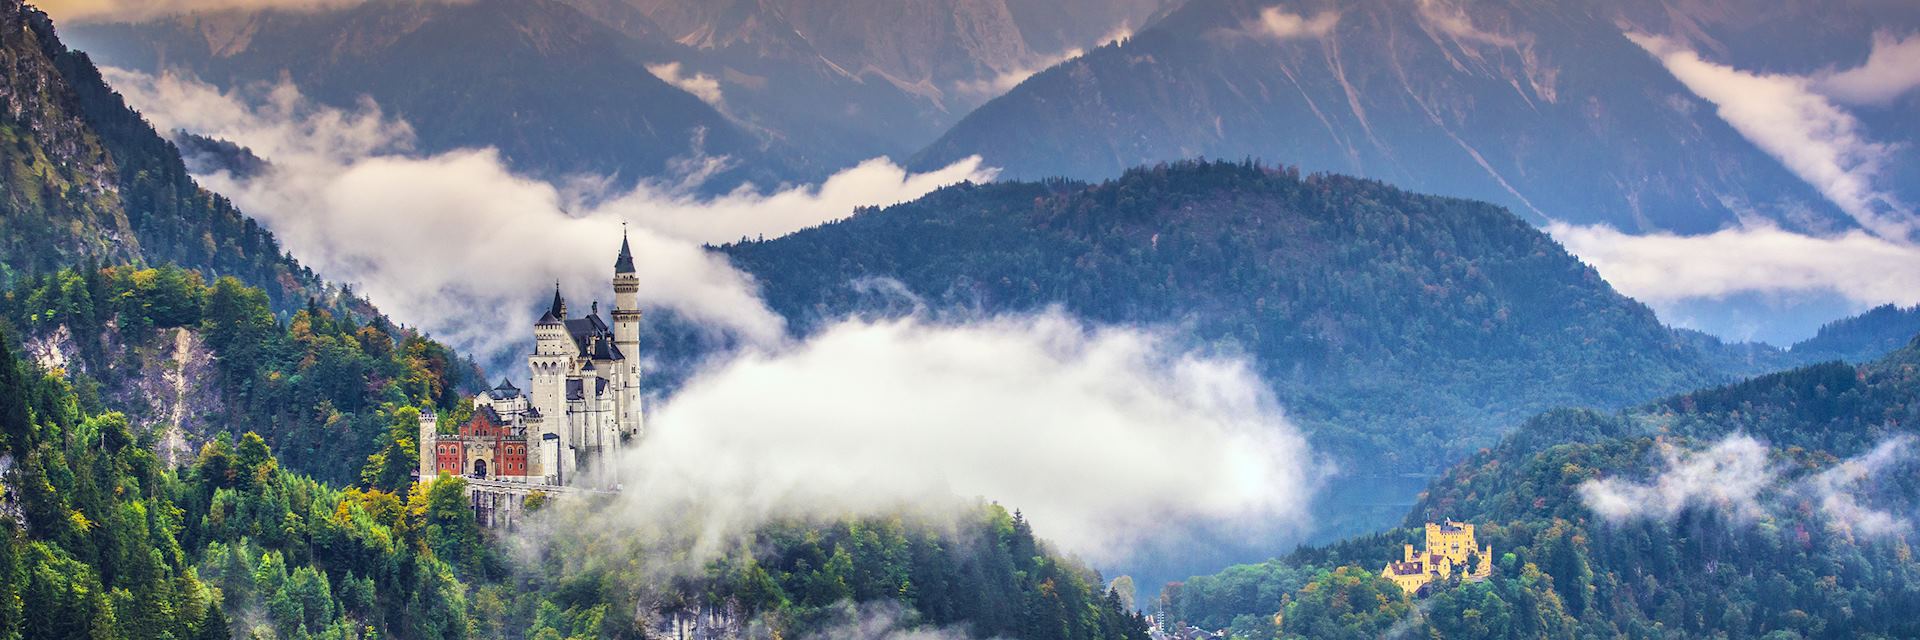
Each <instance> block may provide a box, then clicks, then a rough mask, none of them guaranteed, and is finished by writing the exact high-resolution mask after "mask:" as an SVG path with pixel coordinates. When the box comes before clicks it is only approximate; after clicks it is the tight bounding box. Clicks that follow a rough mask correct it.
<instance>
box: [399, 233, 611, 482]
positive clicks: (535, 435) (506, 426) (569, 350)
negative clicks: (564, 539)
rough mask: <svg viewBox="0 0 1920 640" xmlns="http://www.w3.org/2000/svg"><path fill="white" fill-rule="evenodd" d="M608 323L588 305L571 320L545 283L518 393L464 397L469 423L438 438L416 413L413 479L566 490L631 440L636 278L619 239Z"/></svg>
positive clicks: (506, 388)
mask: <svg viewBox="0 0 1920 640" xmlns="http://www.w3.org/2000/svg"><path fill="white" fill-rule="evenodd" d="M613 271H614V275H613V290H614V306H613V310H612V316H613V324H612V325H611V326H610V325H608V324H607V322H606V320H604V319H602V318H601V317H600V305H599V303H594V304H592V305H591V306H590V307H589V310H588V313H587V314H586V315H585V316H582V317H579V318H568V317H567V311H568V309H567V301H566V298H564V297H562V296H561V295H560V285H559V283H555V284H554V288H553V302H552V304H550V305H548V306H547V309H546V310H545V312H544V313H542V314H541V315H540V319H539V320H538V321H536V322H535V323H534V325H533V353H531V354H528V355H527V370H528V374H529V380H530V384H529V385H528V386H529V387H531V388H530V389H528V390H527V392H526V393H525V395H522V393H521V391H520V390H519V389H517V388H514V386H513V385H512V384H511V383H509V382H508V381H505V380H502V381H501V382H500V385H499V386H497V387H495V388H493V389H492V390H489V391H487V392H485V393H482V394H480V395H478V396H476V397H475V398H474V418H473V419H472V420H471V421H469V422H468V423H467V424H465V425H458V426H457V427H458V433H457V434H452V435H439V434H436V433H434V432H433V430H432V427H431V426H429V421H430V420H431V418H430V417H428V416H422V420H421V428H420V431H421V437H420V478H421V479H422V480H428V479H431V478H432V477H433V476H435V475H437V474H439V473H443V472H444V473H451V474H455V475H466V476H470V477H477V478H484V479H491V480H501V481H509V482H529V483H538V484H554V485H570V484H574V482H575V478H576V476H577V475H579V474H580V473H582V472H583V471H584V470H586V469H591V468H593V467H595V466H596V465H600V464H603V463H604V462H605V461H607V460H609V459H611V458H612V457H613V456H615V455H616V454H618V453H619V451H620V449H622V448H623V447H625V446H627V445H628V444H630V443H631V442H632V440H633V439H635V438H638V437H639V436H640V432H641V425H642V424H643V423H644V421H645V415H646V414H645V411H644V408H643V407H642V406H641V400H640V358H639V354H640V317H641V314H640V307H639V292H640V278H639V275H638V274H637V273H635V272H634V268H633V252H632V249H631V248H630V246H629V245H628V243H627V239H626V237H625V234H622V237H621V239H620V256H619V257H618V258H617V259H615V261H614V267H613Z"/></svg>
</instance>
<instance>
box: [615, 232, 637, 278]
mask: <svg viewBox="0 0 1920 640" xmlns="http://www.w3.org/2000/svg"><path fill="white" fill-rule="evenodd" d="M613 272H614V273H616V274H618V273H633V249H631V248H629V247H628V246H627V223H624V222H622V223H620V257H619V258H618V259H616V260H614V261H613Z"/></svg>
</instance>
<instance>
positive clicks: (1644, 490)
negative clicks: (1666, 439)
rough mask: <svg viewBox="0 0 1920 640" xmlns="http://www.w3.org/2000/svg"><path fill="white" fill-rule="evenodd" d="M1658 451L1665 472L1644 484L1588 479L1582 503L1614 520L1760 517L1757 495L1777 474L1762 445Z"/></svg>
mask: <svg viewBox="0 0 1920 640" xmlns="http://www.w3.org/2000/svg"><path fill="white" fill-rule="evenodd" d="M1663 446H1664V445H1663ZM1660 453H1661V456H1662V457H1663V458H1664V459H1665V461H1666V465H1665V466H1666V468H1665V469H1664V470H1663V471H1661V472H1660V475H1659V476H1657V477H1655V478H1653V479H1652V480H1650V481H1647V482H1633V481H1630V480H1625V479H1622V478H1602V479H1598V480H1589V481H1587V482H1585V483H1582V484H1581V485H1580V498H1581V500H1582V501H1583V502H1584V503H1585V504H1586V505H1587V508H1588V509H1589V510H1592V511H1593V512H1594V513H1595V514H1597V515H1599V516H1600V517H1602V518H1605V519H1607V520H1609V521H1614V522H1624V521H1627V520H1634V519H1654V520H1671V519H1673V518H1674V517H1676V516H1678V515H1680V513H1681V512H1683V511H1686V510H1687V509H1692V508H1708V509H1718V510H1721V511H1724V512H1726V513H1727V514H1729V515H1732V516H1734V517H1740V518H1753V517H1758V516H1759V515H1761V514H1762V513H1765V509H1763V508H1761V506H1760V494H1761V492H1763V491H1766V490H1767V489H1769V488H1770V487H1772V485H1773V483H1774V480H1775V478H1776V477H1777V476H1778V475H1779V472H1778V470H1777V469H1775V468H1774V466H1773V465H1772V464H1770V463H1769V462H1768V461H1767V446H1766V445H1764V444H1761V443H1760V441H1759V440H1755V439H1753V438H1752V437H1750V436H1746V435H1733V436H1728V437H1726V438H1724V439H1722V440H1720V441H1719V442H1716V443H1714V444H1713V445H1712V446H1710V447H1708V448H1707V449H1706V450H1704V451H1696V452H1688V451H1680V450H1677V449H1674V448H1671V447H1666V448H1663V449H1662V450H1661V452H1660Z"/></svg>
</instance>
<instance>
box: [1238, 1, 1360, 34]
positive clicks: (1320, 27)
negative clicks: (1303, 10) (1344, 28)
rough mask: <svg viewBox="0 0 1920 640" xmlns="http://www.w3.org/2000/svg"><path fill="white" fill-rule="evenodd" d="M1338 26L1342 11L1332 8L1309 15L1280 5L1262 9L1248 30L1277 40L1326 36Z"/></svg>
mask: <svg viewBox="0 0 1920 640" xmlns="http://www.w3.org/2000/svg"><path fill="white" fill-rule="evenodd" d="M1338 26H1340V12H1338V11H1334V10H1331V9H1329V10H1326V11H1321V12H1319V13H1316V14H1313V16H1312V17H1307V16H1304V15H1300V14H1297V13H1291V12H1288V11H1287V10H1285V9H1282V8H1280V7H1267V8H1265V9H1261V10H1260V17H1259V19H1257V20H1255V21H1254V22H1253V24H1251V25H1249V26H1248V30H1249V31H1250V32H1252V33H1255V34H1259V35H1264V36H1266V37H1269V38H1273V39H1275V40H1292V39H1295V38H1324V37H1327V35H1328V34H1331V33H1333V30H1334V28H1336V27H1338Z"/></svg>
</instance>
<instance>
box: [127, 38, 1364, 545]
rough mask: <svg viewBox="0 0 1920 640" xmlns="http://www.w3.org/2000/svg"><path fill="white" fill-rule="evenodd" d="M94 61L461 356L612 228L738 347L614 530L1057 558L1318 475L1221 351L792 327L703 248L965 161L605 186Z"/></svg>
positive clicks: (286, 102) (1219, 515) (365, 122)
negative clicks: (913, 534)
mask: <svg viewBox="0 0 1920 640" xmlns="http://www.w3.org/2000/svg"><path fill="white" fill-rule="evenodd" d="M107 75H108V78H109V79H110V81H111V82H112V83H113V84H114V86H115V87H116V88H118V89H119V90H120V91H122V92H123V93H125V94H126V95H127V96H128V98H129V100H130V101H131V102H132V103H133V104H134V105H136V106H137V107H139V108H140V109H141V110H142V111H143V112H145V113H146V114H147V115H148V116H149V117H150V118H152V119H153V120H154V122H155V123H156V124H157V125H158V126H159V127H161V128H163V129H173V128H183V129H186V130H189V131H196V132H200V133H203V134H206V135H212V136H217V137H220V138H224V139H229V140H233V141H235V142H238V143H241V144H243V145H246V146H248V147H251V148H252V149H253V150H254V151H255V152H257V153H258V154H259V155H261V156H263V157H265V158H267V159H269V160H271V161H272V162H273V168H272V169H271V170H270V171H268V172H267V173H265V174H262V176H261V177H259V178H255V179H251V180H243V179H238V178H234V177H233V176H230V175H226V174H215V175H209V176H202V178H203V179H204V180H205V181H206V182H207V184H209V185H210V186H211V187H212V188H214V189H215V190H217V191H220V192H222V193H225V194H227V195H229V196H231V197H233V198H234V200H235V201H236V202H237V203H239V204H240V206H241V207H242V208H243V209H245V210H246V211H248V212H249V213H250V214H252V215H255V216H257V217H259V218H260V219H262V220H263V221H264V222H265V223H266V224H267V226H269V227H270V228H272V229H273V230H274V231H275V232H276V233H278V234H280V236H281V237H282V238H284V239H285V241H286V243H287V245H288V247H289V249H290V250H291V251H292V252H293V253H295V254H296V255H298V256H300V257H301V258H302V259H303V260H305V261H307V262H309V263H310V264H313V265H314V266H315V267H316V269H318V270H319V271H321V272H322V273H323V274H326V275H328V276H329V277H334V278H339V279H342V280H346V281H349V282H353V283H355V284H356V286H357V287H358V288H359V289H360V290H361V291H362V292H364V293H366V294H367V295H369V296H370V297H371V298H373V299H374V301H375V302H376V303H378V304H380V305H382V306H383V307H384V308H386V309H387V310H388V311H389V312H390V313H392V314H393V315H395V316H396V317H397V318H399V319H401V320H402V321H409V322H412V323H417V324H420V325H422V326H425V327H427V328H429V329H431V330H433V331H434V332H435V333H436V334H438V335H441V336H442V337H449V336H450V337H452V338H453V339H454V342H455V343H456V344H457V345H459V346H461V347H462V348H467V349H476V350H481V351H482V352H488V351H489V350H492V351H501V352H508V353H512V352H515V350H517V349H521V348H524V346H525V343H526V341H527V339H528V335H527V331H528V329H527V322H528V318H529V314H528V311H527V310H528V309H530V308H531V307H532V306H533V304H532V303H534V302H537V301H538V300H539V299H540V298H541V297H542V296H544V295H546V294H545V292H546V291H548V290H549V287H550V286H551V280H552V279H554V278H560V279H561V280H563V281H564V282H565V285H566V287H567V288H568V290H569V291H572V292H576V293H574V295H573V300H574V303H575V304H576V305H581V306H584V305H585V303H586V301H587V299H588V298H590V296H588V295H582V293H580V292H591V291H599V290H601V289H602V288H604V287H606V286H607V285H606V280H607V279H608V277H609V273H608V272H609V270H610V263H611V256H612V252H613V251H614V249H615V248H616V247H617V246H618V242H619V233H620V223H621V222H628V223H630V225H629V227H628V229H629V232H630V234H631V235H632V238H633V241H634V244H635V251H634V254H635V256H634V257H635V260H636V262H637V263H638V267H639V269H638V270H639V271H640V273H641V286H642V292H641V293H642V298H643V303H644V304H647V305H649V306H650V307H653V308H665V309H671V310H673V311H675V312H677V313H680V314H683V315H685V316H687V317H688V318H689V319H691V320H693V321H694V322H696V323H701V324H704V325H707V326H713V327H718V328H719V330H721V331H725V332H728V333H729V334H731V335H734V336H737V337H739V338H741V339H740V340H738V341H737V342H738V343H739V345H738V347H739V350H738V351H735V352H731V353H724V354H717V355H716V357H715V358H714V359H713V360H711V361H710V362H709V363H707V364H706V365H705V366H704V367H703V368H702V369H701V370H699V371H697V372H695V374H694V375H693V376H692V377H691V378H690V380H689V381H688V382H687V383H686V384H685V385H684V386H683V387H682V388H681V389H680V390H679V391H678V392H676V393H675V394H674V395H673V396H672V397H671V398H668V399H666V400H664V401H661V402H660V403H659V406H658V408H657V409H656V410H653V411H651V414H650V419H649V424H648V428H649V431H650V433H649V435H648V436H647V437H646V438H645V439H644V440H643V441H642V444H641V445H640V446H639V447H637V448H636V449H635V450H634V451H633V452H632V457H631V458H630V459H628V460H625V461H624V463H623V464H621V465H620V466H619V467H618V469H619V472H620V474H621V475H620V478H621V479H622V480H623V482H624V484H625V485H626V486H627V487H628V491H626V492H625V493H623V494H622V497H621V499H620V502H619V503H618V504H617V505H616V507H617V508H616V509H614V510H610V511H608V512H607V513H605V514H597V515H593V516H592V517H594V518H600V519H596V520H594V521H593V522H595V523H598V524H609V523H610V522H624V523H627V524H629V525H633V526H636V527H639V526H642V525H641V524H639V523H644V525H645V526H654V527H662V526H664V527H672V528H673V529H672V530H673V531H674V533H669V534H665V535H664V537H660V536H651V537H650V536H648V535H643V534H640V533H637V532H636V533H635V534H634V535H632V536H630V538H631V539H632V540H634V541H635V544H642V543H646V541H650V540H651V541H659V540H663V539H664V540H667V541H680V542H689V541H690V544H692V545H693V547H691V548H681V549H680V550H679V551H677V552H675V553H677V554H678V555H677V556H676V557H680V558H682V559H684V558H687V557H689V555H688V554H690V553H695V552H705V553H720V552H724V551H725V550H726V545H727V544H729V543H730V542H732V541H733V540H735V538H733V537H731V536H734V535H738V534H744V533H746V532H747V531H749V530H751V528H752V527H754V526H756V525H758V524H761V523H764V522H767V521H768V520H770V519H774V518H808V517H824V518H833V517H841V516H844V515H847V514H850V513H851V514H881V513H886V512H891V511H896V510H899V509H909V510H916V511H921V512H926V513H927V514H928V515H929V517H937V516H938V515H939V514H950V513H953V512H955V510H954V509H953V507H954V505H955V504H956V501H958V503H959V504H968V501H970V500H977V499H988V500H996V501H1000V502H1002V503H1004V504H1006V505H1008V506H1009V507H1011V508H1017V509H1021V510H1024V511H1025V512H1026V513H1028V514H1030V515H1031V516H1033V519H1034V521H1035V523H1036V528H1037V531H1038V532H1039V533H1040V534H1041V535H1043V536H1046V537H1049V538H1051V539H1054V540H1057V541H1059V542H1060V544H1062V545H1063V546H1064V547H1065V548H1066V549H1068V550H1069V551H1072V552H1076V553H1080V554H1083V555H1085V556H1087V557H1090V558H1096V559H1103V558H1118V557H1123V556H1125V555H1126V554H1127V553H1128V552H1129V550H1130V549H1131V548H1133V547H1134V546H1135V545H1141V544H1152V543H1154V542H1155V541H1164V540H1167V539H1170V538H1175V537H1177V536H1178V535H1179V534H1180V533H1181V532H1184V531H1187V530H1188V528H1189V527H1197V528H1208V529H1209V530H1216V529H1226V530H1232V531H1239V530H1243V529H1244V530H1247V531H1257V530H1261V529H1263V528H1268V527H1281V528H1290V527H1300V526H1304V513H1305V510H1306V508H1307V505H1308V504H1309V498H1310V496H1311V494H1312V492H1313V491H1314V490H1315V487H1317V485H1318V483H1319V482H1320V479H1321V477H1322V476H1323V475H1324V474H1325V473H1326V472H1327V471H1328V469H1327V468H1326V466H1325V465H1324V464H1323V463H1322V462H1320V461H1319V459H1318V458H1317V456H1315V455H1314V454H1313V452H1312V451H1311V449H1310V448H1309V447H1308V445H1307V443H1306V441H1305V439H1304V437H1303V436H1302V435H1301V434H1300V432H1299V430H1298V429H1296V428H1295V427H1294V426H1293V424H1292V423H1291V422H1289V421H1288V420H1287V418H1286V416H1285V415H1284V413H1283V412H1282V411H1281V410H1280V408H1279V407H1278V405H1277V404H1276V403H1275V401H1274V399H1273V398H1272V396H1271V395H1270V393H1269V391H1268V387H1267V385H1266V384H1265V383H1264V382H1263V381H1261V380H1260V379H1259V378H1258V377H1257V376H1256V375H1254V374H1253V373H1252V372H1251V369H1250V368H1249V367H1248V366H1247V365H1246V363H1245V362H1243V361H1240V360H1237V359H1227V358H1217V357H1211V356H1209V355H1206V354H1202V353H1194V352H1190V351H1186V350H1183V349H1182V348H1180V347H1179V346H1178V345H1179V344H1180V343H1179V341H1176V340H1172V339H1170V338H1169V336H1168V335H1167V334H1164V333H1161V332H1158V331H1154V330H1148V329H1139V328H1127V327H1095V326H1088V325H1085V324H1083V323H1081V322H1079V321H1078V320H1076V319H1074V318H1071V317H1069V316H1066V315H1064V314H1062V313H1060V312H1049V313H1042V314H1038V315H1027V316H1014V317H999V318H988V319H980V320H973V321H962V322H943V321H934V320H931V319H928V318H926V317H923V316H919V315H910V316H908V317H905V318H899V319H893V320H885V321H870V320H862V319H850V320H846V321H843V322H839V323H830V324H829V326H828V327H827V328H825V329H823V330H821V331H820V332H818V333H817V334H815V335H811V336H798V337H793V336H788V335H787V334H786V333H785V327H784V326H783V324H782V321H781V319H780V318H779V316H777V315H775V314H773V313H772V312H770V311H768V309H767V307H766V305H765V304H764V303H763V302H762V300H761V298H760V297H759V295H758V293H759V292H758V289H757V287H756V285H755V283H754V282H753V281H752V280H751V279H750V278H748V277H747V276H745V275H744V274H742V273H741V272H739V271H737V270H735V269H734V268H733V267H732V266H731V265H729V264H728V263H727V261H726V260H725V259H724V258H721V257H719V256H718V255H717V254H715V253H713V252H710V251H707V250H706V249H705V248H704V247H703V246H702V244H703V243H706V242H712V241H716V240H728V239H733V238H737V237H739V236H741V235H759V234H760V233H765V234H766V235H768V236H774V235H779V234H783V233H787V232H790V231H793V230H796V229H800V228H804V227H807V226H811V225H814V224H818V223H820V222H822V221H826V220H832V219H836V218H839V217H843V216H845V215H847V214H848V213H849V212H850V211H851V210H852V209H853V207H854V206H856V205H863V204H887V203H891V202H896V201H903V200H908V199H912V198H914V197H917V196H919V195H921V194H923V193H925V192H927V191H929V190H932V189H934V188H937V187H938V186H940V185H943V184H948V183H952V182H956V181H959V180H964V179H973V180H985V179H990V178H991V175H992V172H991V171H989V170H986V169H983V168H981V167H980V166H979V164H978V162H977V161H968V162H964V163H960V164H957V165H955V166H953V167H949V168H947V169H943V170H941V171H938V172H934V173H929V174H909V173H907V172H905V171H903V170H901V169H900V168H899V167H897V166H894V165H892V164H891V163H889V162H886V161H884V160H876V161H870V162H867V163H863V164H861V165H859V166H856V167H853V168H850V169H848V170H846V171H843V172H841V173H840V174H839V175H836V176H834V177H833V178H831V179H829V180H827V181H826V182H824V183H822V184H820V185H818V186H812V187H804V188H794V189H787V190H782V191H778V192H772V193H763V192H759V191H756V190H753V189H750V188H743V189H742V190H740V191H737V192H734V193H732V194H730V195H727V196H723V197H719V198H695V197H692V196H686V195H682V194H681V193H679V192H678V191H675V190H674V189H671V188H667V187H662V186H659V185H642V186H641V187H639V188H638V189H635V190H632V191H627V192H619V193H612V194H606V193H599V192H598V191H599V189H601V188H602V186H603V185H604V183H603V182H600V181H595V180H583V181H580V182H581V183H582V184H561V185H556V184H550V183H546V182H541V181H538V180H534V179H531V178H528V177H525V176H519V175H515V174H513V173H511V172H510V171H508V170H507V169H506V168H505V167H504V166H503V164H502V163H501V161H500V159H499V157H498V154H497V153H495V152H493V151H491V150H484V149H482V150H465V151H458V152H452V153H445V154H437V155H431V156H428V155H422V154H418V153H414V152H412V151H411V150H410V149H411V143H410V141H411V138H412V135H411V130H410V129H409V128H408V127H407V126H406V125H405V124H404V123H401V122H397V121H394V120H392V119H391V118H388V117H386V116H385V115H384V114H382V113H381V111H380V110H379V108H378V107H377V105H374V104H372V103H363V104H361V105H359V106H358V107H356V108H354V109H336V108H330V107H326V106H321V105H316V104H313V103H312V102H310V101H308V100H307V99H305V98H304V97H303V96H301V95H300V93H299V91H298V90H297V89H295V88H294V87H292V86H289V85H280V86H277V87H271V88H264V89H261V90H259V91H239V92H222V91H219V90H216V89H215V88H213V87H210V86H208V85H205V84H203V83H199V82H195V81H192V80H188V79H183V78H178V77H172V76H161V77H153V76H147V75H142V74H138V73H133V72H127V71H120V70H108V71H107ZM583 185H584V186H583ZM867 286H871V287H875V288H876V290H878V289H883V288H885V289H889V290H891V291H894V292H895V293H896V294H899V295H903V296H906V297H909V298H910V297H911V293H910V292H907V293H901V291H900V289H901V288H900V287H898V286H897V283H893V284H890V285H885V286H883V285H879V284H874V283H868V285H867ZM721 496H724V499H713V498H716V497H721ZM622 516H630V517H626V518H624V519H621V517H622ZM606 517H614V518H616V520H615V521H609V520H605V519H604V518H606Z"/></svg>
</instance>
